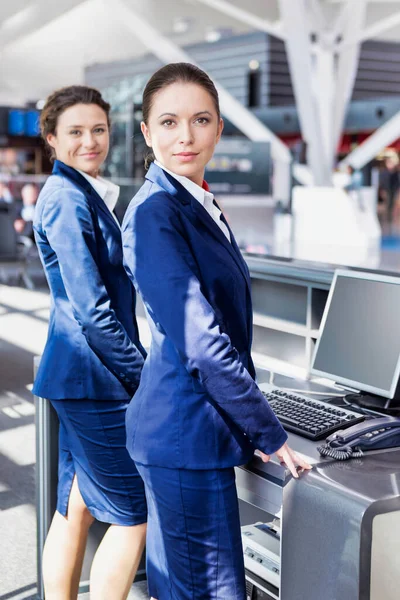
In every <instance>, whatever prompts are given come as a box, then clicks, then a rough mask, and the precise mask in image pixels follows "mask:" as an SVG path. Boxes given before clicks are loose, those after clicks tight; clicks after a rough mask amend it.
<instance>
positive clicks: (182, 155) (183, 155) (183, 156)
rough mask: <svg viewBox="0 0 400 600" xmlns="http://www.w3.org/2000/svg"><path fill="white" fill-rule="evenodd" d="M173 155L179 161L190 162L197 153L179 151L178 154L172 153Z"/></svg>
mask: <svg viewBox="0 0 400 600" xmlns="http://www.w3.org/2000/svg"><path fill="white" fill-rule="evenodd" d="M174 156H176V158H177V159H178V160H179V161H180V162H190V161H192V160H194V159H195V158H196V156H197V153H196V152H179V154H174Z"/></svg>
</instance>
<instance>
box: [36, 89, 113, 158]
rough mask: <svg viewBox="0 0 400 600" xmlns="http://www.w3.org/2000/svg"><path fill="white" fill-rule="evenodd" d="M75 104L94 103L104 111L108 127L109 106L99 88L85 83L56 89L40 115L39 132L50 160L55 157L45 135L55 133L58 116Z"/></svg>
mask: <svg viewBox="0 0 400 600" xmlns="http://www.w3.org/2000/svg"><path fill="white" fill-rule="evenodd" d="M75 104H96V105H97V106H99V107H100V108H101V109H103V110H104V112H105V113H106V117H107V124H108V127H110V109H111V106H110V104H109V103H108V102H106V101H105V100H104V99H103V97H102V95H101V93H100V92H99V90H96V89H95V88H92V87H87V86H85V85H70V86H68V87H63V88H61V89H59V90H56V91H55V92H53V93H52V94H50V96H49V97H48V98H47V100H46V104H45V105H44V107H43V110H42V112H41V115H40V133H41V135H42V138H43V140H44V142H45V144H46V146H47V148H48V149H49V151H50V157H51V160H54V159H55V153H54V149H53V148H52V147H51V146H50V145H49V143H48V142H47V136H48V135H49V134H53V135H56V132H57V124H58V118H59V116H60V115H61V114H62V113H63V112H64V111H65V110H67V108H71V106H75Z"/></svg>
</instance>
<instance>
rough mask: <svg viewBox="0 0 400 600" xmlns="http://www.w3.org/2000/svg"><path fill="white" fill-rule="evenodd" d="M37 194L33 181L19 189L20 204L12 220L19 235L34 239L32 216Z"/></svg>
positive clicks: (37, 189) (37, 190)
mask: <svg viewBox="0 0 400 600" xmlns="http://www.w3.org/2000/svg"><path fill="white" fill-rule="evenodd" d="M38 196H39V188H38V186H37V185H36V184H35V183H26V184H25V185H24V186H23V187H22V189H21V200H22V206H21V208H20V210H19V211H18V216H17V218H16V219H15V221H14V229H15V231H16V232H17V233H18V234H19V235H23V236H24V237H28V238H30V239H31V240H32V241H33V240H34V233H33V218H34V216H35V206H36V202H37V199H38Z"/></svg>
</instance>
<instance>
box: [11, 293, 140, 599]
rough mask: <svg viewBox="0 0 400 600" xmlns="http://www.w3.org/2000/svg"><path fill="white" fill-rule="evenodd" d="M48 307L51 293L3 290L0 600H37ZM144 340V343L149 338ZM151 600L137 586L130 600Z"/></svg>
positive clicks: (86, 596)
mask: <svg viewBox="0 0 400 600" xmlns="http://www.w3.org/2000/svg"><path fill="white" fill-rule="evenodd" d="M49 305H50V298H49V295H48V292H47V290H46V289H44V290H42V291H40V290H39V291H37V290H36V291H30V290H26V289H23V288H19V287H11V286H10V287H9V286H5V285H0V540H1V543H0V600H36V599H37V595H36V500H35V425H34V419H35V407H34V403H33V397H32V394H31V391H30V390H31V387H32V374H33V357H34V356H35V355H40V354H41V352H42V350H43V347H44V344H45V341H46V337H47V323H48V315H49ZM141 328H142V331H143V321H142V320H141ZM142 335H143V338H144V339H145V338H146V335H148V334H147V332H146V331H143V333H142ZM81 597H82V598H85V599H87V598H89V595H88V594H82V596H80V598H81ZM146 598H148V596H147V591H146V583H145V582H141V583H138V584H135V586H134V588H133V589H132V593H131V595H130V596H129V600H144V599H146Z"/></svg>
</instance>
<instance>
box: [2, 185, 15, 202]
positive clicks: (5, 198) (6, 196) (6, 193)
mask: <svg viewBox="0 0 400 600" xmlns="http://www.w3.org/2000/svg"><path fill="white" fill-rule="evenodd" d="M13 201H14V199H13V196H12V194H11V192H10V190H9V188H8V186H7V184H6V183H4V182H3V181H0V202H5V203H6V204H12V203H13Z"/></svg>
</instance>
